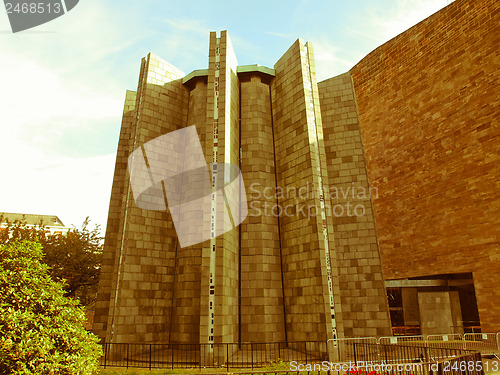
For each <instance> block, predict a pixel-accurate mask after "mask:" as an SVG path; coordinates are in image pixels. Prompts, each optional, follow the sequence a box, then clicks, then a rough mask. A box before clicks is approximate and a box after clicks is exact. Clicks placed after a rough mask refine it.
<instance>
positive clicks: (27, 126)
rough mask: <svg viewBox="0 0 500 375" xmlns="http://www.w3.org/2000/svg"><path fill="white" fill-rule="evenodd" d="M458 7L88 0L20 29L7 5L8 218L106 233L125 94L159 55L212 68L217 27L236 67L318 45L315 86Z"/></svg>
mask: <svg viewBox="0 0 500 375" xmlns="http://www.w3.org/2000/svg"><path fill="white" fill-rule="evenodd" d="M449 3H450V0H354V1H336V0H325V1H312V0H309V1H308V0H301V1H293V0H274V1H273V0H268V1H261V0H254V1H245V2H243V1H235V0H233V1H230V0H221V1H217V2H214V1H197V0H191V1H178V0H176V1H170V0H140V1H139V0H136V1H132V0H80V2H79V3H78V5H77V6H76V7H75V8H74V9H72V10H71V11H70V12H68V13H67V14H65V15H64V16H61V17H59V18H57V19H55V20H53V21H51V22H48V23H46V24H43V25H40V26H38V27H35V28H32V29H29V30H25V31H22V32H18V33H15V34H14V33H12V30H11V28H10V24H9V20H8V17H7V13H6V11H5V8H3V7H1V8H0V152H1V169H2V173H1V174H0V212H12V213H31V214H42V215H43V214H45V215H57V216H58V217H59V218H60V219H61V220H62V221H63V223H64V224H65V225H67V226H76V227H81V225H82V223H83V221H84V219H85V218H86V217H87V216H88V217H89V218H90V220H91V224H92V225H94V224H97V225H100V227H101V230H102V233H104V229H105V227H106V221H107V215H108V208H109V199H110V194H111V185H112V180H113V173H114V163H115V158H116V149H117V146H118V137H119V131H120V126H121V117H122V112H123V103H124V99H125V91H126V90H136V89H137V82H138V75H139V69H140V61H141V58H142V57H144V56H146V55H147V54H148V53H149V52H153V53H155V54H156V55H158V56H160V57H161V58H163V59H164V60H166V61H168V62H169V63H171V64H173V65H175V66H176V67H178V68H179V69H181V70H182V71H184V72H185V73H186V74H188V73H190V72H191V71H193V70H195V69H206V68H207V67H208V41H209V32H210V31H219V30H228V32H229V35H230V38H231V41H232V44H233V48H234V50H235V53H236V56H237V59H238V64H239V65H249V64H260V65H264V66H268V67H271V68H272V67H273V65H274V63H275V62H276V61H277V60H278V59H279V58H280V57H281V55H282V54H283V53H284V52H286V50H287V49H288V48H289V46H290V45H291V44H292V43H293V42H294V41H295V40H296V39H297V38H302V39H303V40H304V41H310V42H312V43H313V49H314V54H315V60H316V70H317V77H318V81H322V80H324V79H327V78H330V77H333V76H336V75H338V74H342V73H344V72H346V71H348V70H349V69H350V68H351V67H352V66H354V65H355V64H356V63H357V62H358V61H359V60H361V59H362V58H363V57H364V56H366V55H367V54H368V53H369V52H370V51H372V50H373V49H375V48H376V47H378V46H380V45H381V44H383V43H385V42H387V41H388V40H390V39H391V38H393V37H395V36H396V35H398V34H400V33H401V32H403V31H404V30H406V29H408V28H410V27H411V26H413V25H415V24H417V23H418V22H420V21H421V20H423V19H425V18H427V17H428V16H430V15H431V14H433V13H435V12H436V11H438V10H439V9H441V8H443V7H445V6H446V5H448V4H449Z"/></svg>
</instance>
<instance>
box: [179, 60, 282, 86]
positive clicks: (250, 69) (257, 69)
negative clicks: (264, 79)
mask: <svg viewBox="0 0 500 375" xmlns="http://www.w3.org/2000/svg"><path fill="white" fill-rule="evenodd" d="M236 73H262V74H267V75H269V76H271V77H274V76H275V75H276V74H275V72H274V69H271V68H268V67H266V66H262V65H258V64H254V65H241V66H238V67H237V68H236ZM206 76H208V69H198V70H193V71H192V72H191V73H189V74H188V75H186V76H185V77H184V78H183V79H182V83H183V84H185V83H187V82H189V81H190V80H192V79H193V78H196V77H206Z"/></svg>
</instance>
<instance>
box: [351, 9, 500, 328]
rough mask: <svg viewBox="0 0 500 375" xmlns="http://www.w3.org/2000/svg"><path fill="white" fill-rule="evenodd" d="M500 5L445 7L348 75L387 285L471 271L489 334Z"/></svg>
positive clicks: (496, 212)
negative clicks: (398, 280)
mask: <svg viewBox="0 0 500 375" xmlns="http://www.w3.org/2000/svg"><path fill="white" fill-rule="evenodd" d="M499 7H500V4H499V2H497V1H491V0H474V1H469V0H456V1H454V2H453V3H451V4H450V5H448V6H447V7H446V8H444V9H442V10H441V11H439V12H437V13H436V14H434V15H432V16H431V17H429V18H427V19H425V20H424V21H422V22H420V23H419V24H417V25H416V26H414V27H412V28H410V29H409V30H407V31H406V32H404V33H402V34H400V35H398V36H397V37H396V38H394V39H392V40H390V41H389V42H387V43H385V44H384V45H382V46H381V47H379V48H377V49H376V50H374V51H373V52H372V53H370V54H369V55H368V56H366V57H365V58H364V59H363V60H361V61H360V62H359V63H358V64H357V65H356V66H355V67H354V68H353V69H352V70H351V74H352V76H353V80H354V87H355V92H356V98H357V103H358V108H359V115H360V123H361V133H362V136H363V142H364V146H365V152H366V156H367V166H368V175H369V179H370V182H371V183H372V185H373V186H374V187H376V188H378V191H379V198H378V199H376V200H374V202H373V204H374V210H375V217H376V222H377V229H378V234H379V242H380V249H381V252H382V260H383V265H384V270H385V275H386V277H387V278H400V277H410V276H424V275H432V274H441V273H455V272H473V277H474V284H475V288H476V295H477V302H478V307H479V314H480V319H481V323H482V326H483V331H494V330H496V331H498V330H500V321H499V320H498V306H499V305H500V294H499V293H498V285H500V255H499V254H500V245H499V241H500V183H499V181H500V163H499V161H500V138H499V135H500V127H499V124H498V119H499V110H498V108H499V104H500V96H499V95H498V79H499V71H500V57H499V49H498V46H499V44H500V43H499V42H500V39H499V38H500V27H499V25H500V15H499V14H500V13H499Z"/></svg>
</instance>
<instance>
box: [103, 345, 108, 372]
mask: <svg viewBox="0 0 500 375" xmlns="http://www.w3.org/2000/svg"><path fill="white" fill-rule="evenodd" d="M103 346H104V368H106V364H107V355H108V348H107V344H106V342H104V345H103Z"/></svg>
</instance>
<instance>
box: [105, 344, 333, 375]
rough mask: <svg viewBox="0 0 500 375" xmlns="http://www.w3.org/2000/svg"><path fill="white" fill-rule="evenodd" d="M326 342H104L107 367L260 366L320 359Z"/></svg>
mask: <svg viewBox="0 0 500 375" xmlns="http://www.w3.org/2000/svg"><path fill="white" fill-rule="evenodd" d="M326 348H327V345H326V342H317V341H302V342H288V343H284V342H274V343H241V344H237V343H236V344H232V343H231V344H221V343H219V344H130V343H104V344H103V351H104V356H103V357H102V359H101V365H102V366H104V367H107V366H111V367H127V368H128V367H141V368H149V369H153V368H200V369H202V368H221V367H223V368H226V369H227V370H229V368H251V369H254V368H260V367H264V366H268V365H270V364H276V363H280V362H290V361H297V362H301V363H313V362H321V361H324V360H327V359H328V353H327V349H326Z"/></svg>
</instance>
